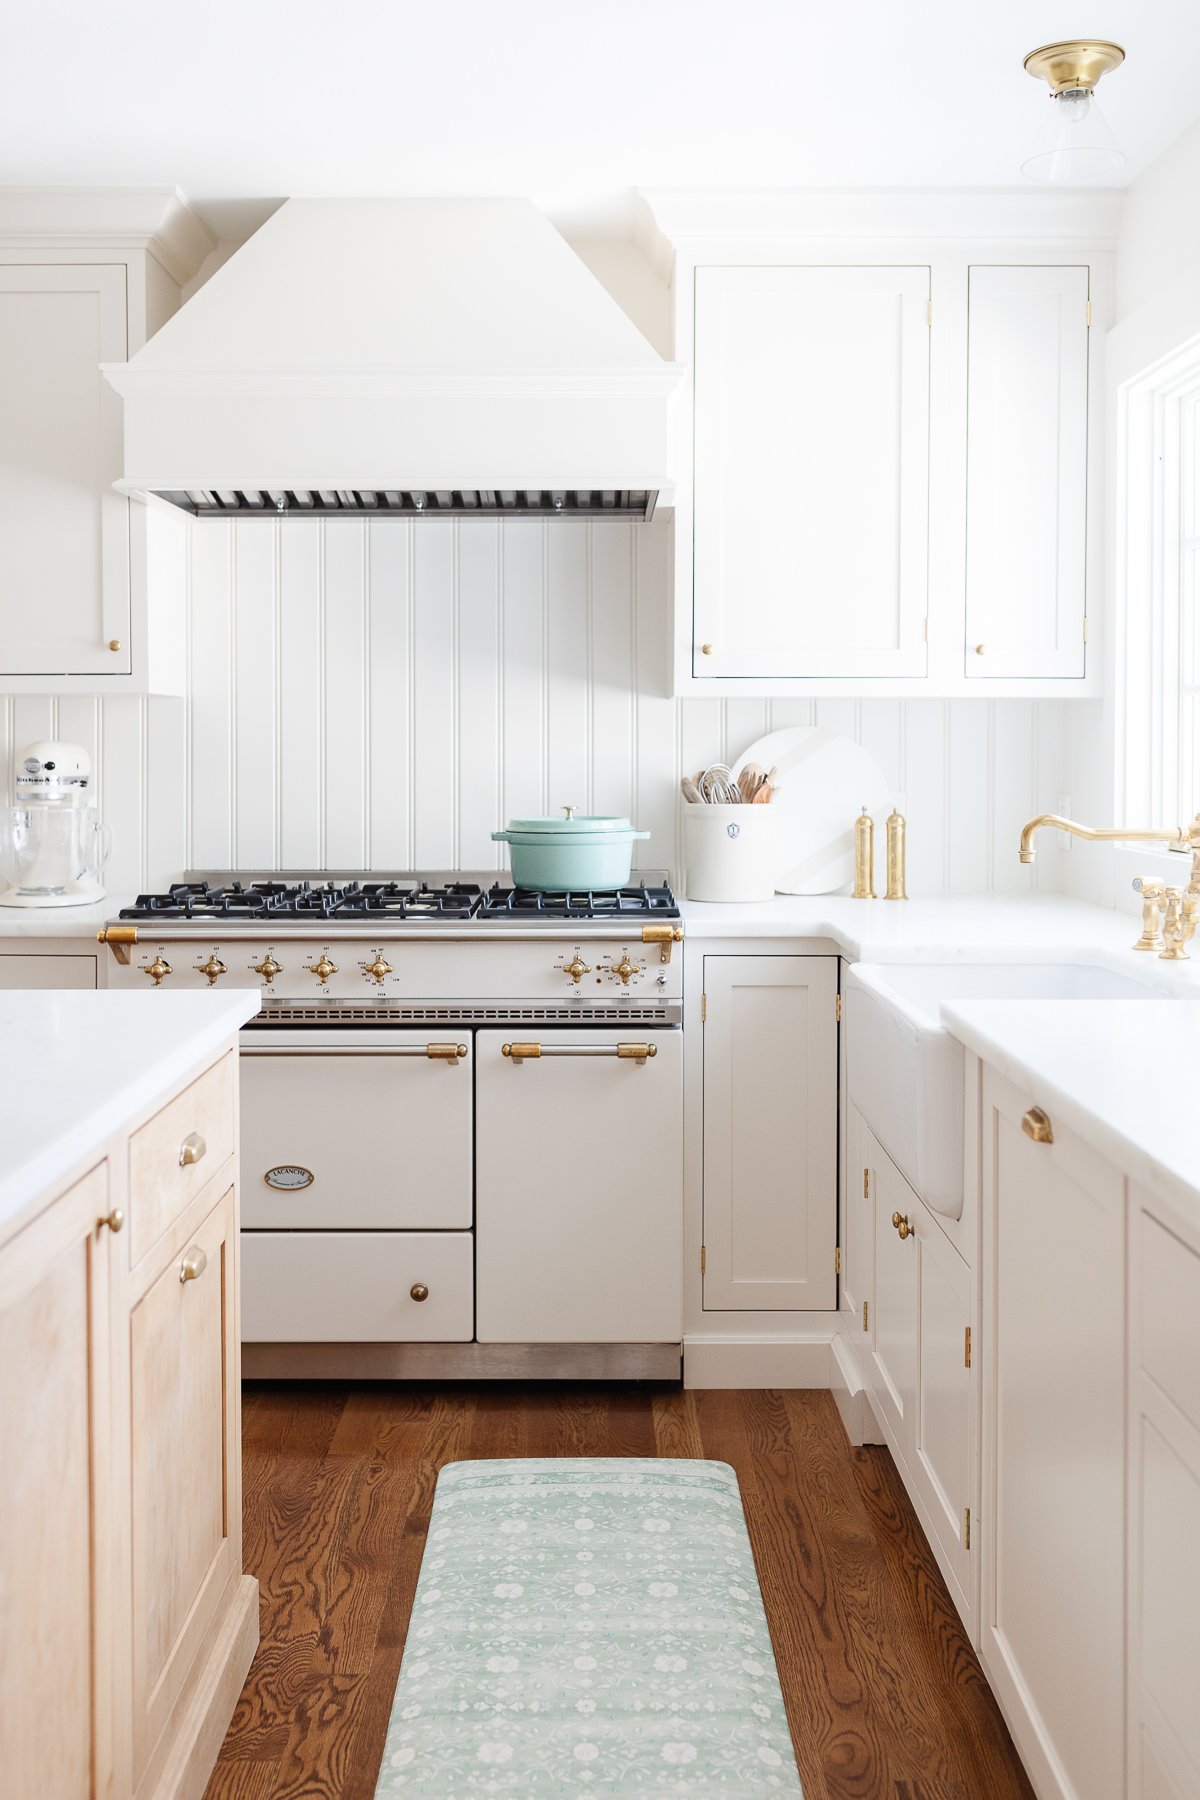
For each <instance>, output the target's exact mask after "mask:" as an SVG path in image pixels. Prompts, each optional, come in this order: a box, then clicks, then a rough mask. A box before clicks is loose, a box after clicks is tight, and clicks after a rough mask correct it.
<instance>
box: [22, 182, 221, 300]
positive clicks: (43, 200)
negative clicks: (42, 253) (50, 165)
mask: <svg viewBox="0 0 1200 1800" xmlns="http://www.w3.org/2000/svg"><path fill="white" fill-rule="evenodd" d="M0 245H4V246H5V247H6V248H10V249H13V248H20V249H30V250H51V249H65V248H71V249H80V248H83V247H86V246H91V247H94V248H96V249H99V250H107V251H109V252H113V251H118V250H125V251H128V250H144V251H146V252H147V253H148V254H149V255H151V256H153V257H154V259H155V261H156V262H159V263H161V264H162V266H163V268H164V269H165V270H166V272H167V274H168V275H169V276H170V277H171V279H172V281H174V282H176V283H177V285H178V286H180V287H182V286H183V285H184V283H185V282H188V281H191V279H192V278H193V276H194V275H195V274H196V273H197V271H198V270H199V268H200V266H201V264H202V263H203V262H204V260H205V258H206V257H207V256H209V255H210V254H211V252H212V251H213V250H215V249H216V247H217V245H216V239H215V238H214V237H213V235H212V233H211V232H210V231H209V229H208V227H207V225H205V224H204V223H203V222H202V220H200V219H199V218H197V216H196V214H195V213H194V212H193V211H192V209H191V207H190V206H189V205H188V203H187V200H186V198H185V197H184V195H183V194H182V193H181V192H180V190H179V189H178V188H174V187H169V188H167V187H164V188H65V187H64V188H33V187H30V188H21V187H0Z"/></svg>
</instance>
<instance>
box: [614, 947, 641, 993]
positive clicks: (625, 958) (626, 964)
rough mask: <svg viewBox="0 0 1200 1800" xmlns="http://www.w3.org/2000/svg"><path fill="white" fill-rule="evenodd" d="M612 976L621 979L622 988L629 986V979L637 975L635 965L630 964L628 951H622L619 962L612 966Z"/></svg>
mask: <svg viewBox="0 0 1200 1800" xmlns="http://www.w3.org/2000/svg"><path fill="white" fill-rule="evenodd" d="M613 974H614V975H619V976H620V977H621V982H622V985H623V986H624V987H628V986H629V977H630V976H631V975H636V974H637V964H636V963H631V962H630V960H629V952H628V950H622V952H621V960H620V962H619V963H614V964H613Z"/></svg>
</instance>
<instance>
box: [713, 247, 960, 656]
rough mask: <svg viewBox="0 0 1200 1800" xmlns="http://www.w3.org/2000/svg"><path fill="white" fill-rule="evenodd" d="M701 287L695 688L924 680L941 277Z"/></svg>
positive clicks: (784, 270) (847, 275)
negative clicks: (932, 328)
mask: <svg viewBox="0 0 1200 1800" xmlns="http://www.w3.org/2000/svg"><path fill="white" fill-rule="evenodd" d="M695 279H696V338H695V501H694V518H695V523H694V527H693V534H694V536H693V543H694V577H693V580H694V600H693V629H694V640H695V641H694V645H693V657H692V674H693V676H694V677H700V678H714V677H717V678H719V677H723V676H724V677H728V676H739V677H787V678H791V677H803V676H851V677H854V676H864V677H872V678H875V677H880V676H921V675H924V673H925V670H926V644H925V615H926V609H927V594H928V564H929V526H928V511H929V508H928V501H929V323H928V305H929V292H930V288H929V282H930V271H929V269H928V268H927V267H921V266H914V267H899V268H867V267H856V268H815V267H814V268H797V267H774V268H772V267H756V268H700V269H697V270H696V278H695Z"/></svg>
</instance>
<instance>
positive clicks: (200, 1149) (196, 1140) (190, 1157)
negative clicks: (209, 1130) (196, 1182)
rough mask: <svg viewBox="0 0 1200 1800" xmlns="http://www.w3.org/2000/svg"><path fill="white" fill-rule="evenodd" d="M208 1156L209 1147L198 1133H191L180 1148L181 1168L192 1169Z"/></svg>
mask: <svg viewBox="0 0 1200 1800" xmlns="http://www.w3.org/2000/svg"><path fill="white" fill-rule="evenodd" d="M207 1154H208V1145H207V1144H206V1143H205V1141H204V1139H203V1138H202V1137H201V1136H200V1133H199V1132H198V1131H189V1132H188V1134H187V1136H186V1137H185V1138H184V1140H183V1142H182V1144H180V1146H179V1166H180V1168H181V1169H190V1168H191V1166H192V1164H193V1163H198V1162H201V1161H203V1159H204V1157H205V1156H206V1155H207Z"/></svg>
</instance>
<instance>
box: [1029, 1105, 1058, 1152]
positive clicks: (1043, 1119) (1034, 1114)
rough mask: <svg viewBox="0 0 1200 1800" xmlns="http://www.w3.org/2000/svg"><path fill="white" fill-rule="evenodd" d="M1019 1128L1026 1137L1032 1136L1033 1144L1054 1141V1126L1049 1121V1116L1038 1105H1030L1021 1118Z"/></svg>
mask: <svg viewBox="0 0 1200 1800" xmlns="http://www.w3.org/2000/svg"><path fill="white" fill-rule="evenodd" d="M1021 1130H1022V1131H1023V1132H1024V1133H1025V1136H1026V1137H1027V1138H1032V1139H1033V1141H1034V1143H1035V1144H1052V1143H1053V1142H1054V1127H1053V1126H1052V1125H1051V1123H1050V1116H1049V1114H1048V1113H1045V1112H1043V1111H1042V1109H1041V1107H1040V1106H1031V1107H1030V1109H1029V1111H1028V1112H1027V1113H1026V1114H1025V1117H1024V1118H1023V1119H1022V1120H1021Z"/></svg>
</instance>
